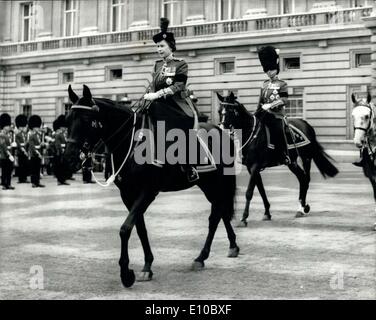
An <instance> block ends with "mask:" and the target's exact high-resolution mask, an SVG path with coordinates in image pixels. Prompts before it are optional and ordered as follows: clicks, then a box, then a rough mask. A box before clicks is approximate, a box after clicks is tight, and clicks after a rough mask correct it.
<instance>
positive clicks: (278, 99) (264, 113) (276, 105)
mask: <svg viewBox="0 0 376 320" xmlns="http://www.w3.org/2000/svg"><path fill="white" fill-rule="evenodd" d="M258 55H259V59H260V62H261V65H262V67H263V69H264V72H265V73H266V74H267V76H268V77H269V80H266V81H265V82H264V84H263V86H262V88H261V94H260V99H259V104H258V107H257V112H256V114H257V115H258V118H259V119H260V120H261V121H262V122H263V123H264V124H266V125H267V127H268V128H269V130H270V133H271V136H272V139H273V142H274V144H275V155H276V160H277V162H278V163H282V164H287V165H288V164H290V163H291V159H290V157H289V155H288V147H287V139H286V135H285V121H286V112H285V106H286V105H287V99H288V90H287V83H286V82H285V81H283V80H280V79H279V78H278V74H279V56H278V53H277V51H276V49H275V48H274V47H272V46H266V47H263V48H261V49H260V50H259V52H258Z"/></svg>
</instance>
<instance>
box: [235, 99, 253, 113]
mask: <svg viewBox="0 0 376 320" xmlns="http://www.w3.org/2000/svg"><path fill="white" fill-rule="evenodd" d="M235 102H236V105H237V106H238V107H239V108H238V111H239V112H241V113H242V114H243V115H245V116H251V115H252V113H251V112H249V111H248V110H247V108H246V107H245V106H244V105H243V104H242V103H240V102H239V101H237V100H236V101H235Z"/></svg>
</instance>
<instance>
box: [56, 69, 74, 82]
mask: <svg viewBox="0 0 376 320" xmlns="http://www.w3.org/2000/svg"><path fill="white" fill-rule="evenodd" d="M67 73H72V74H73V81H71V82H65V81H64V75H65V74H67ZM74 78H75V75H74V70H73V69H62V70H59V83H60V84H70V83H74Z"/></svg>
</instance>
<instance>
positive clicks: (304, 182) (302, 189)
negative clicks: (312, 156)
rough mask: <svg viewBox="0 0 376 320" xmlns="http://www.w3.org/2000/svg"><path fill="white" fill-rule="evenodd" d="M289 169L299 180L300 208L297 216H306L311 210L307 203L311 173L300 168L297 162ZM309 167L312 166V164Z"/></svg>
mask: <svg viewBox="0 0 376 320" xmlns="http://www.w3.org/2000/svg"><path fill="white" fill-rule="evenodd" d="M288 167H289V169H290V170H291V172H292V173H294V174H295V176H296V177H297V178H298V180H299V208H298V210H297V213H296V216H295V217H296V218H301V217H304V216H305V214H306V213H308V212H309V206H308V205H306V196H307V190H308V186H309V180H310V177H309V174H308V175H307V174H306V173H305V172H304V170H303V169H302V168H300V167H299V166H298V165H297V164H296V163H292V164H290V165H289V166H288ZM307 168H310V164H309V165H308V167H307ZM305 170H306V169H305Z"/></svg>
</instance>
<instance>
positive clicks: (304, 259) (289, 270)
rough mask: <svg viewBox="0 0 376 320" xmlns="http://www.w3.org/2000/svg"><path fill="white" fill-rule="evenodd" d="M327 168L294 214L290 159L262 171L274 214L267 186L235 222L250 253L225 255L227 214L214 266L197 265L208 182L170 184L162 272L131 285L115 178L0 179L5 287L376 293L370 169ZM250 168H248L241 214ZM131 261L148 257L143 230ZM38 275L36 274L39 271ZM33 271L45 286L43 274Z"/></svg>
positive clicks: (155, 215)
mask: <svg viewBox="0 0 376 320" xmlns="http://www.w3.org/2000/svg"><path fill="white" fill-rule="evenodd" d="M338 166H339V169H340V171H341V173H340V174H339V175H338V176H337V177H336V178H335V179H330V180H324V179H323V178H322V177H321V176H320V174H319V173H318V172H317V170H314V172H313V174H312V183H311V188H310V191H309V194H308V202H309V204H310V206H311V209H312V210H311V214H310V215H309V216H308V217H305V218H302V219H296V218H295V210H296V209H297V207H298V203H297V197H298V186H297V182H296V179H295V177H294V176H293V175H292V174H290V173H289V172H288V171H287V169H284V168H274V169H269V170H267V171H266V172H264V173H263V178H264V183H265V185H266V190H267V193H268V195H269V198H270V202H271V205H272V207H271V212H272V215H273V220H272V221H271V222H262V221H261V218H262V215H263V207H262V201H261V198H260V197H259V195H258V192H256V193H255V198H254V201H253V204H252V205H251V215H250V219H249V225H248V228H242V229H236V232H237V236H238V244H239V246H240V249H241V254H240V255H239V257H238V258H236V259H230V258H227V257H226V255H227V249H228V241H227V237H226V234H225V230H224V227H223V225H222V224H221V225H220V227H219V229H218V232H217V235H216V238H215V240H214V244H213V248H212V253H211V256H210V258H209V259H208V260H207V263H206V269H205V270H203V271H200V272H194V271H191V270H190V266H191V263H192V261H193V259H194V258H195V257H196V256H197V255H198V253H199V251H200V250H201V248H202V246H203V243H204V240H205V237H206V232H207V227H208V220H207V219H208V215H209V209H210V206H209V203H208V202H207V201H206V200H205V197H204V195H203V194H202V193H201V192H200V190H199V189H197V188H193V189H191V190H187V191H184V192H179V193H170V194H161V195H160V196H159V198H158V199H157V200H156V201H155V202H154V203H153V204H152V206H151V207H150V209H149V211H148V213H147V216H146V224H147V228H148V231H149V237H150V240H151V245H152V249H153V252H154V256H155V261H154V265H153V272H154V279H153V281H151V282H136V283H135V285H134V287H133V288H131V289H125V288H123V287H122V285H121V282H120V278H119V267H118V258H119V254H120V238H119V235H118V233H119V228H120V226H121V224H122V223H123V221H124V219H125V217H126V214H127V212H126V209H125V207H124V206H123V204H122V202H121V200H120V197H119V192H118V190H117V189H116V188H115V187H110V188H107V189H103V188H101V187H99V186H97V185H94V184H92V185H83V184H82V182H81V181H80V177H79V176H76V181H72V184H71V186H60V187H58V186H57V185H56V181H55V180H53V179H52V178H51V177H45V178H44V179H43V183H45V184H46V185H47V188H45V189H32V188H31V186H30V185H17V184H15V186H16V188H17V189H16V190H15V191H0V299H282V298H286V299H345V298H353V299H376V277H375V276H376V232H375V231H372V227H373V223H374V222H375V221H376V215H375V214H374V207H375V206H374V201H373V198H372V193H371V186H370V184H369V183H368V181H367V180H366V178H364V177H363V174H362V173H361V171H360V170H359V169H357V168H355V167H352V166H351V165H348V164H339V165H338ZM247 179H248V177H247V175H246V174H243V175H241V176H239V178H238V194H237V216H236V220H234V222H233V223H234V225H236V224H237V222H238V220H239V219H240V217H241V214H242V209H243V207H244V203H245V200H244V192H245V188H246V184H247ZM130 247H131V250H130V259H131V266H132V268H133V269H134V270H135V271H136V272H138V271H140V270H141V269H142V266H143V259H144V257H143V252H142V248H141V245H140V242H139V240H138V237H137V233H136V232H134V233H133V234H132V237H131V241H130ZM36 277H37V278H36ZM35 279H38V280H43V282H41V281H39V282H38V283H39V285H40V286H41V287H40V288H39V289H38V288H37V286H36V282H35Z"/></svg>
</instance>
